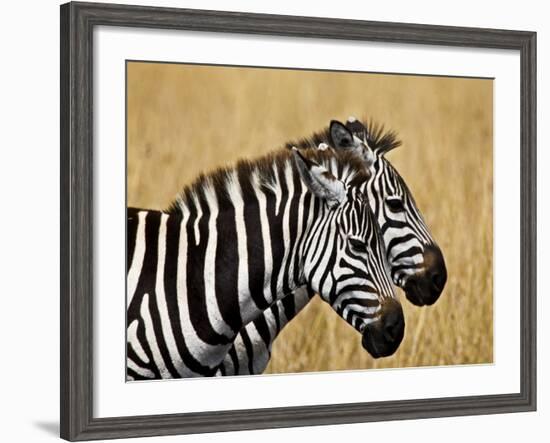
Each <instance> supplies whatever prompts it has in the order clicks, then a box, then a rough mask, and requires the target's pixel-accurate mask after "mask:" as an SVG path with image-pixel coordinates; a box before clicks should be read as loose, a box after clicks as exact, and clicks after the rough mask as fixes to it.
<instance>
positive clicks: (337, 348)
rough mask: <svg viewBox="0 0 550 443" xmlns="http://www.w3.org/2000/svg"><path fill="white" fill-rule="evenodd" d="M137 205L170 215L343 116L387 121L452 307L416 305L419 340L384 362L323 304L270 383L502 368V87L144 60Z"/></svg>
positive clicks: (131, 133)
mask: <svg viewBox="0 0 550 443" xmlns="http://www.w3.org/2000/svg"><path fill="white" fill-rule="evenodd" d="M127 72H128V84H127V88H128V103H127V104H128V205H129V206H137V207H142V208H154V209H164V208H167V207H168V206H169V204H170V203H171V201H172V200H173V198H174V197H175V195H176V194H177V193H178V192H179V191H180V190H181V189H182V187H183V186H184V185H185V184H187V183H189V182H190V181H191V180H192V179H193V178H194V177H195V176H196V175H197V174H198V173H199V172H200V171H209V170H211V169H213V168H216V167H218V166H222V165H226V164H231V163H233V162H234V161H235V160H237V159H239V158H243V157H257V156H260V155H262V154H264V153H267V152H269V151H272V150H274V149H277V148H279V147H281V146H282V145H283V144H284V143H285V142H286V141H288V140H291V139H296V138H299V137H302V136H308V135H310V134H311V133H312V132H314V131H317V130H320V129H322V128H324V127H325V126H327V125H328V123H329V121H330V120H331V119H339V120H345V119H346V118H347V117H348V116H350V115H354V116H357V117H368V118H373V119H375V120H376V121H378V122H381V123H384V124H385V125H386V126H387V127H388V128H391V129H394V130H396V131H397V132H398V134H399V136H400V138H401V139H402V140H403V146H402V147H400V148H398V149H396V150H394V151H392V152H391V153H390V154H388V158H389V159H390V160H391V162H392V164H393V165H394V166H395V167H396V168H397V169H398V170H399V171H400V173H401V174H402V176H403V177H404V179H405V180H406V182H407V184H408V185H409V188H410V189H411V191H412V193H413V195H414V196H415V199H416V201H417V204H418V206H419V207H420V210H421V211H422V212H423V214H424V217H425V219H426V222H427V224H428V226H429V227H430V229H431V231H432V233H433V236H434V238H435V239H436V241H437V242H438V243H439V245H440V247H441V249H442V251H443V254H444V256H445V261H446V264H447V269H448V281H447V285H446V287H445V290H444V292H443V294H442V295H441V298H440V299H439V300H438V302H437V303H436V304H435V305H433V306H431V307H424V308H419V307H415V306H413V305H411V304H410V303H409V302H408V301H407V300H406V299H405V297H404V294H403V293H402V292H401V291H400V290H399V293H400V299H401V300H402V303H403V308H404V311H405V318H406V330H405V338H404V339H403V343H402V344H401V347H400V348H399V350H398V351H397V352H396V353H395V354H394V355H393V356H391V357H389V358H385V359H379V360H374V359H373V358H372V357H370V356H369V354H368V353H367V352H366V351H365V350H363V348H362V347H361V337H360V336H359V334H358V333H357V332H356V331H355V330H354V329H352V328H351V326H348V325H347V324H346V323H345V322H344V321H343V320H342V319H341V318H340V317H338V316H337V315H336V313H335V312H333V311H332V309H331V308H330V307H329V306H328V305H327V304H326V303H323V302H321V301H320V300H319V299H318V297H317V298H316V299H314V300H313V301H312V302H311V303H310V304H309V305H308V306H307V307H306V308H305V310H304V311H302V313H301V314H300V315H299V316H298V317H297V318H296V319H295V320H294V321H293V322H292V323H291V324H290V325H289V326H288V327H287V328H286V329H285V330H284V331H283V333H282V334H281V335H280V336H279V338H278V339H277V341H276V342H275V345H274V348H273V357H272V360H271V363H270V365H269V367H268V369H267V372H268V373H282V372H302V371H308V372H309V371H321V370H340V369H364V368H389V367H406V366H424V365H454V364H472V363H488V362H492V361H493V286H492V282H493V190H492V184H493V149H492V143H493V142H492V140H493V114H492V112H493V111H492V110H493V83H492V81H491V80H483V79H462V78H441V77H421V76H405V75H386V74H384V75H380V74H359V73H341V72H340V73H338V72H317V71H296V70H278V69H251V68H230V67H208V66H191V65H178V64H153V63H137V62H132V63H129V65H128V71H127Z"/></svg>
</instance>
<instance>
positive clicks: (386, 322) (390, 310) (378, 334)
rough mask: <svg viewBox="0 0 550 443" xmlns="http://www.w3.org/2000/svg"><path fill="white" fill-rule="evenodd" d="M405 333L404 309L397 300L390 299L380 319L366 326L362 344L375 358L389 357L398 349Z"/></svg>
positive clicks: (384, 306) (385, 304)
mask: <svg viewBox="0 0 550 443" xmlns="http://www.w3.org/2000/svg"><path fill="white" fill-rule="evenodd" d="M404 335H405V317H404V315H403V309H402V308H401V305H400V304H399V302H398V301H397V300H395V299H389V300H388V301H386V302H384V305H383V307H382V312H381V315H380V317H379V318H378V320H376V321H374V322H372V323H370V324H368V325H367V326H366V327H365V330H364V332H363V339H362V341H361V344H362V345H363V348H365V349H366V350H367V351H368V353H369V354H370V355H372V356H373V357H374V358H380V357H388V356H390V355H392V354H393V353H395V351H397V349H398V348H399V345H400V344H401V341H403V336H404Z"/></svg>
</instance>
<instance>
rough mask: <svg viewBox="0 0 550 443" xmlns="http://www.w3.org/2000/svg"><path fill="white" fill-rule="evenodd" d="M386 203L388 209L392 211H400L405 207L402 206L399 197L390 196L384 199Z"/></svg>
mask: <svg viewBox="0 0 550 443" xmlns="http://www.w3.org/2000/svg"><path fill="white" fill-rule="evenodd" d="M386 204H387V205H388V208H390V211H392V212H401V211H403V210H404V209H405V208H404V206H403V201H402V200H401V199H400V198H399V197H390V198H387V199H386Z"/></svg>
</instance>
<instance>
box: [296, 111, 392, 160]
mask: <svg viewBox="0 0 550 443" xmlns="http://www.w3.org/2000/svg"><path fill="white" fill-rule="evenodd" d="M357 122H359V123H360V124H361V125H362V126H363V127H364V128H365V131H361V132H360V133H358V132H355V131H352V132H354V135H356V136H357V137H359V138H360V139H361V140H363V138H364V137H365V138H366V141H367V144H368V145H369V146H370V147H371V149H372V150H373V151H375V152H379V153H381V154H382V155H384V154H386V153H387V152H389V151H391V150H392V149H395V148H397V147H399V146H401V144H402V141H401V140H399V138H398V136H397V132H395V131H393V130H386V129H385V128H384V125H383V124H380V123H377V122H375V121H373V120H366V119H365V120H357ZM348 123H350V121H349V120H348ZM329 141H330V134H329V128H328V127H327V128H325V129H323V130H322V131H319V132H315V133H314V134H313V135H311V136H310V137H307V138H300V139H298V141H297V142H289V143H286V144H285V148H287V149H290V148H292V147H293V146H296V147H297V148H298V149H304V148H316V147H317V146H319V144H321V143H329Z"/></svg>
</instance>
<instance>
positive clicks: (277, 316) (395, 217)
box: [218, 117, 446, 375]
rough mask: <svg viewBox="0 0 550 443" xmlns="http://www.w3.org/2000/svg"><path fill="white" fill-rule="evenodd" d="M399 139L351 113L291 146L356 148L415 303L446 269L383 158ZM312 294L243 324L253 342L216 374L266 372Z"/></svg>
mask: <svg viewBox="0 0 550 443" xmlns="http://www.w3.org/2000/svg"><path fill="white" fill-rule="evenodd" d="M400 144H401V143H400V141H398V140H397V138H396V136H395V134H394V133H393V132H384V131H383V128H382V127H380V126H377V125H375V124H373V123H370V124H366V123H362V122H360V121H358V120H357V119H355V118H353V117H351V118H350V119H348V121H347V123H346V125H345V126H344V125H342V124H340V123H338V122H332V124H331V126H330V128H327V129H326V130H325V131H322V132H320V133H317V134H314V135H313V136H312V137H311V138H309V139H304V140H301V141H299V142H298V143H295V144H294V143H290V144H288V145H287V147H290V146H297V147H298V148H300V149H304V150H307V149H319V150H322V151H325V152H341V151H346V152H354V153H355V154H356V155H357V157H358V158H360V159H361V161H362V162H363V164H364V167H365V168H366V169H367V170H368V171H369V173H370V174H369V178H368V180H367V181H365V182H364V183H363V184H361V185H360V186H359V187H360V189H361V191H362V192H363V193H364V195H366V196H367V197H368V199H369V205H370V208H371V210H372V212H373V213H374V216H375V219H376V220H377V223H378V225H379V227H380V230H381V232H382V235H383V239H384V244H385V246H386V251H387V257H388V262H389V264H390V269H391V276H392V279H393V282H394V283H395V284H396V285H397V286H400V287H401V288H403V289H405V290H406V291H408V292H407V297H408V298H409V299H411V301H412V302H413V303H415V304H418V305H423V304H431V303H428V302H426V299H427V300H429V301H431V300H432V299H434V298H435V299H437V297H438V296H439V294H440V292H441V291H442V290H443V287H444V285H445V279H446V269H445V264H444V261H443V257H442V255H441V253H440V251H439V248H438V247H437V245H436V243H435V241H434V239H433V237H432V235H431V234H430V232H429V230H428V228H427V226H426V223H425V221H424V218H423V217H422V215H421V213H420V210H419V209H418V207H417V205H416V203H415V201H414V198H413V196H412V194H411V192H410V190H409V189H408V187H407V185H406V183H405V181H404V180H403V178H402V177H401V176H400V175H399V173H398V172H397V170H396V169H395V168H394V167H393V166H392V165H391V164H390V162H389V161H388V160H387V159H386V158H385V154H386V153H387V152H389V151H390V150H392V149H394V148H396V147H398V146H399V145H400ZM335 158H336V157H335ZM329 165H330V166H331V168H330V170H331V172H332V173H333V174H335V175H336V176H338V177H339V178H340V179H342V180H344V181H346V179H347V177H345V171H340V172H342V173H344V176H342V174H340V175H339V171H338V168H337V167H335V165H334V163H332V162H331V163H329ZM434 251H435V252H434ZM438 251H439V252H438ZM434 256H435V257H436V260H434ZM430 266H433V267H435V268H436V270H435V271H434V272H437V273H439V275H442V279H441V280H440V281H439V282H438V283H439V287H437V288H434V287H433V286H434V285H433V284H432V285H430V284H422V283H423V282H424V280H425V276H426V274H430V271H429V270H427V267H430ZM431 275H433V273H432V274H431ZM419 282H420V283H419ZM434 293H435V294H434ZM313 295H314V293H312V292H311V291H309V292H308V291H307V290H306V289H305V288H302V289H301V290H299V291H297V292H296V293H294V294H292V293H291V294H288V295H287V296H286V297H284V298H283V299H282V300H280V301H278V302H277V303H275V304H274V305H273V306H271V307H270V308H269V309H268V310H266V311H265V313H264V314H263V315H261V316H260V317H258V318H257V319H256V320H254V321H253V322H252V323H250V324H249V325H247V326H246V327H245V328H243V330H241V332H240V333H239V336H238V337H237V341H238V342H246V343H249V344H248V346H246V347H238V346H237V347H235V348H232V349H231V350H230V352H229V354H228V355H227V356H226V358H225V359H224V362H223V364H222V365H221V366H220V369H219V371H218V374H220V375H239V374H256V373H261V372H263V371H264V369H265V368H266V366H267V364H268V362H269V359H270V354H271V347H272V344H273V342H274V340H275V338H276V337H277V335H278V334H279V333H280V331H281V329H282V328H283V327H284V326H285V325H286V324H287V323H288V322H290V321H291V320H292V319H293V318H294V317H295V316H296V315H297V314H298V313H299V312H300V311H301V309H302V308H304V307H305V306H306V304H307V303H308V302H309V300H310V299H311V297H312V296H313ZM422 297H424V298H422ZM434 301H435V300H433V301H432V302H434ZM235 362H238V363H239V365H238V366H237V365H236V364H235Z"/></svg>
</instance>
